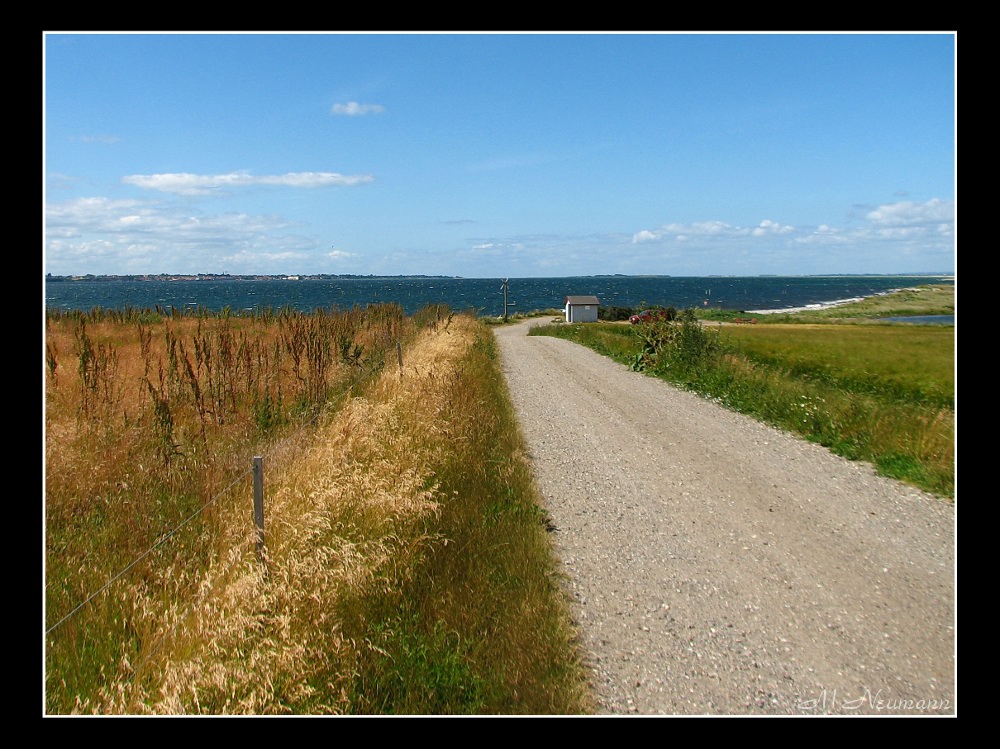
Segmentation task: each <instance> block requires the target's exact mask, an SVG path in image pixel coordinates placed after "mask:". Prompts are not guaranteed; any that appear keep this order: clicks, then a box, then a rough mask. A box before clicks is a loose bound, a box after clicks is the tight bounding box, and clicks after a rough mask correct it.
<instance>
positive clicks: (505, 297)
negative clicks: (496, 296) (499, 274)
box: [500, 278, 508, 322]
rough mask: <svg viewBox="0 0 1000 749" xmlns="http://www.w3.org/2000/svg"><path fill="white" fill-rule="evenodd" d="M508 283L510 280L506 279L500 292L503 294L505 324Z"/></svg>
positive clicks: (505, 319) (504, 318) (504, 319)
mask: <svg viewBox="0 0 1000 749" xmlns="http://www.w3.org/2000/svg"><path fill="white" fill-rule="evenodd" d="M507 281H508V279H506V278H505V279H504V280H503V281H502V282H501V283H500V291H502V292H503V321H504V322H507V285H508V284H507Z"/></svg>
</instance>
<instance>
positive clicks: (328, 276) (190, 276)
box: [45, 273, 461, 283]
mask: <svg viewBox="0 0 1000 749" xmlns="http://www.w3.org/2000/svg"><path fill="white" fill-rule="evenodd" d="M349 278H461V276H418V275H405V276H380V275H376V274H374V273H371V274H368V275H367V276H364V275H358V274H353V273H311V274H299V275H288V274H278V275H269V274H266V273H259V274H253V275H235V276H234V275H230V274H229V273H156V274H153V273H140V274H136V275H96V276H95V275H94V274H92V273H88V274H87V275H85V276H54V275H52V274H51V273H46V274H45V282H46V283H49V282H58V281H334V280H338V279H349Z"/></svg>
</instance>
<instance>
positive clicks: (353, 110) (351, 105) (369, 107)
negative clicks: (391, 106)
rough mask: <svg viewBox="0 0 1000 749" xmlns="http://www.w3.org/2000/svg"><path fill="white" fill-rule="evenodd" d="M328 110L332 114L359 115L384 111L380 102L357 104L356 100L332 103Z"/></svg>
mask: <svg viewBox="0 0 1000 749" xmlns="http://www.w3.org/2000/svg"><path fill="white" fill-rule="evenodd" d="M330 111H331V112H332V113H333V114H338V115H347V116H348V117H359V116H361V115H365V114H381V113H382V112H384V111H385V107H383V106H382V105H381V104H359V103H358V102H356V101H349V102H347V103H346V104H334V105H333V108H332V109H331V110H330Z"/></svg>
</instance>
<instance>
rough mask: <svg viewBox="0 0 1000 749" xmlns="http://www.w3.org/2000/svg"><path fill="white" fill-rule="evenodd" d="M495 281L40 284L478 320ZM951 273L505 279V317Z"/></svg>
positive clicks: (54, 302) (882, 285)
mask: <svg viewBox="0 0 1000 749" xmlns="http://www.w3.org/2000/svg"><path fill="white" fill-rule="evenodd" d="M503 280H504V279H500V278H447V277H423V276H421V277H368V276H365V277H352V278H321V279H320V278H298V279H293V278H289V279H279V278H269V279H263V280H258V279H253V280H251V279H219V278H218V277H211V278H205V279H198V280H171V281H167V280H122V279H115V280H60V281H47V282H45V283H44V295H45V308H46V309H47V310H62V311H71V310H80V311H85V312H86V311H90V310H92V309H94V308H95V307H101V308H104V309H106V310H110V309H125V308H127V307H131V308H138V309H145V308H149V309H155V308H157V307H160V308H163V309H165V310H168V311H169V310H170V309H172V308H177V309H198V308H203V309H206V310H209V311H213V312H217V311H221V310H224V309H226V308H228V309H229V310H231V311H232V312H234V313H239V312H242V311H255V312H261V311H265V310H267V309H271V310H278V309H281V308H284V307H287V308H291V309H295V310H299V311H303V312H312V311H316V310H318V309H324V310H336V309H340V310H343V309H350V308H352V307H356V306H359V307H366V306H368V305H371V304H382V303H388V302H395V303H397V304H399V305H400V306H402V308H403V311H404V312H405V313H406V314H408V315H410V314H413V313H415V312H417V311H418V310H420V309H422V308H424V307H426V306H428V305H431V304H445V305H447V306H448V307H449V308H451V309H452V310H455V311H467V310H472V311H475V313H476V314H478V315H479V316H499V315H502V314H504V293H503V291H504V290H503ZM929 283H935V284H941V283H949V284H950V283H954V277H953V276H948V275H941V276H932V275H919V276H914V275H908V276H885V275H882V276H853V275H845V276H569V277H556V278H510V279H507V295H506V297H507V298H506V301H507V313H508V314H511V315H512V314H515V313H519V312H520V313H528V312H533V311H539V310H548V309H562V307H563V305H564V301H565V298H566V296H570V295H593V296H596V297H597V298H598V301H599V303H600V305H601V306H602V307H637V306H640V305H642V304H647V305H662V306H664V307H675V308H676V309H688V308H691V307H697V308H701V309H707V308H716V309H726V310H739V311H753V310H781V309H791V308H799V307H807V306H810V305H825V304H829V303H832V302H838V301H844V300H849V299H856V298H860V297H868V296H875V295H878V294H885V293H888V292H890V291H894V290H896V289H901V288H907V287H911V286H918V285H921V284H929Z"/></svg>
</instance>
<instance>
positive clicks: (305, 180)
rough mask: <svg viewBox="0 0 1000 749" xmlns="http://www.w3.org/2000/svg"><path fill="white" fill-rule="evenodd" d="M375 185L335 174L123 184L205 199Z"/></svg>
mask: <svg viewBox="0 0 1000 749" xmlns="http://www.w3.org/2000/svg"><path fill="white" fill-rule="evenodd" d="M372 181H374V177H372V176H371V175H368V174H360V175H345V174H337V173H336V172H290V173H288V174H279V175H263V176H260V177H255V176H253V175H251V174H249V173H247V172H231V173H229V174H187V173H178V174H131V175H128V176H125V177H122V182H124V183H125V184H128V185H135V186H136V187H141V188H143V189H146V190H159V191H160V192H168V193H173V194H176V195H207V194H210V193H212V192H213V191H218V190H222V189H224V188H235V187H253V186H255V185H268V186H279V187H307V188H311V187H327V186H330V185H340V186H348V187H349V186H352V185H358V184H364V183H367V182H372Z"/></svg>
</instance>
